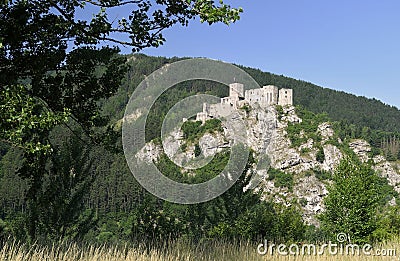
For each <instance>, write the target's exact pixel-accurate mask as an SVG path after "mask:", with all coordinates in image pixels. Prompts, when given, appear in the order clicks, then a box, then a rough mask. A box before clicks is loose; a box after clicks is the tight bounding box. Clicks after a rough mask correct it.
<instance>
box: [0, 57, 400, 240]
mask: <svg viewBox="0 0 400 261" xmlns="http://www.w3.org/2000/svg"><path fill="white" fill-rule="evenodd" d="M176 60H179V59H178V58H172V59H167V58H163V57H148V56H145V55H135V56H129V57H128V66H129V71H128V72H127V74H126V78H125V79H124V82H123V84H122V85H121V86H120V87H119V89H118V91H117V93H116V94H115V95H114V96H112V97H111V98H109V99H107V100H102V101H101V105H102V116H104V117H106V118H107V117H108V125H107V126H105V127H99V128H98V129H96V131H98V132H103V133H108V135H107V136H106V140H105V142H104V143H94V144H91V143H88V142H87V140H86V138H85V135H84V134H83V133H79V131H78V130H79V126H74V125H71V126H69V128H66V127H65V126H59V127H57V128H55V129H53V130H52V131H51V135H50V139H51V143H52V144H54V146H56V148H57V149H58V150H57V151H58V152H59V153H55V154H54V155H52V157H51V159H49V160H48V161H46V162H44V164H43V177H42V179H43V181H44V182H42V183H40V185H38V187H35V189H36V190H37V192H38V191H39V192H40V193H37V195H38V196H37V199H36V203H37V206H36V208H34V209H35V210H36V211H34V212H32V211H29V209H31V208H29V206H28V205H27V202H26V200H25V198H26V193H29V191H28V189H29V185H28V184H27V183H28V181H27V180H26V179H24V178H23V177H20V176H18V175H17V173H18V170H19V169H20V168H21V165H22V164H21V162H23V157H22V156H23V153H22V152H21V150H20V149H18V148H11V147H9V146H7V145H5V144H0V145H1V146H0V155H1V159H0V241H1V240H2V239H5V238H8V237H10V236H11V237H15V238H17V239H18V240H21V241H27V242H29V240H31V238H30V236H29V235H30V233H29V229H30V228H31V227H30V224H29V220H30V219H31V215H34V216H35V222H37V223H36V227H35V229H36V230H35V235H36V238H35V240H43V241H48V240H53V239H60V238H61V239H68V240H82V241H88V242H96V243H121V242H136V241H135V240H140V241H142V242H152V241H154V240H164V239H171V238H187V239H190V240H193V241H195V242H196V241H206V240H211V239H221V238H222V239H224V240H234V239H238V238H244V239H251V240H257V239H259V238H263V239H268V240H273V241H276V242H300V241H305V240H310V241H312V240H314V239H315V238H322V237H324V236H329V235H328V233H327V232H326V229H324V227H322V228H321V229H316V228H314V227H309V226H306V225H305V224H304V223H303V221H302V216H301V215H302V213H301V211H300V204H298V203H297V202H293V204H292V205H291V206H290V207H284V206H283V205H281V204H277V203H273V202H269V201H262V200H261V193H256V194H255V193H253V192H252V191H246V192H243V188H244V187H245V186H246V185H247V183H248V181H249V176H246V175H245V174H244V173H245V172H246V171H247V170H249V169H250V168H251V167H252V164H254V163H255V159H254V158H252V157H250V158H249V159H248V163H247V166H246V169H245V172H243V174H242V175H241V176H240V178H239V180H238V182H236V183H235V184H234V186H232V187H231V188H230V189H229V190H228V191H227V192H226V193H224V194H223V195H222V196H220V197H218V198H216V199H214V200H212V201H210V202H206V203H201V204H196V205H178V204H172V203H169V202H165V201H163V200H160V199H158V198H155V197H154V196H153V195H151V194H149V193H148V192H147V191H145V190H144V189H143V188H142V187H141V186H140V184H138V182H137V181H136V180H135V179H134V177H133V175H132V174H131V173H130V170H129V168H128V166H127V164H126V161H125V158H124V155H123V150H122V145H121V138H120V137H121V129H120V125H121V118H122V117H123V114H124V108H125V106H126V104H127V102H128V100H129V97H130V95H131V94H132V93H133V91H134V89H135V88H136V86H137V85H138V84H139V83H140V82H141V81H142V80H143V79H144V78H145V76H146V75H149V74H150V73H151V72H153V71H154V70H156V69H158V68H160V67H161V66H163V65H164V64H167V63H171V62H173V61H176ZM245 70H247V71H248V72H249V73H250V74H251V75H252V76H253V77H254V78H255V79H256V80H257V81H258V82H259V84H260V85H266V84H275V85H277V86H279V87H290V88H293V89H294V103H295V104H296V105H298V108H297V112H298V114H299V116H300V117H302V118H303V122H302V123H300V124H290V125H289V127H288V135H289V138H290V139H291V141H292V144H293V146H297V145H299V144H302V143H304V142H305V141H307V138H312V139H315V142H316V146H320V144H319V142H320V140H319V137H318V135H316V128H317V127H318V124H320V123H322V122H325V121H331V123H332V125H333V128H334V130H335V132H336V133H335V136H334V138H332V141H330V142H332V143H335V142H337V138H340V139H341V140H342V141H343V145H342V146H343V147H341V148H343V149H344V150H345V149H346V144H347V142H348V141H350V140H351V139H354V138H364V139H366V140H367V141H369V142H370V143H371V144H372V146H373V148H374V150H373V153H374V154H383V155H386V156H388V155H390V156H391V159H392V160H397V159H398V158H399V154H400V153H399V147H400V146H399V142H398V140H399V137H400V136H399V134H398V132H397V130H398V129H399V127H400V121H399V119H400V111H398V110H397V109H396V108H394V107H390V106H387V105H384V104H383V103H381V102H379V101H377V100H369V99H366V98H362V97H356V96H354V95H349V94H345V93H343V92H336V91H332V90H328V89H324V88H321V87H317V86H315V85H312V84H310V83H306V82H303V81H298V80H294V79H290V78H287V77H284V76H277V75H272V74H269V73H263V72H261V71H259V70H255V69H250V68H245ZM227 91H228V89H227V87H226V86H222V85H220V84H216V83H213V82H210V81H188V82H184V83H181V84H179V85H177V86H176V87H174V88H172V89H170V90H168V91H167V92H165V93H164V94H163V95H162V96H161V97H159V98H158V100H157V101H156V103H155V105H154V106H153V108H152V109H151V112H150V117H149V118H148V121H147V125H146V131H147V133H146V140H147V141H150V140H154V139H157V138H158V137H159V136H160V130H161V123H162V120H163V118H164V116H165V115H166V113H167V111H168V110H169V108H171V107H172V106H173V105H174V104H175V103H176V102H177V101H179V100H181V99H182V98H184V97H187V96H190V95H192V94H196V93H209V94H213V95H217V96H220V97H223V96H226V95H227ZM220 128H221V125H220V122H219V121H210V122H208V123H207V124H206V125H203V126H199V124H198V123H192V122H188V123H186V124H184V127H183V130H184V133H185V137H186V139H187V140H188V142H189V143H190V142H192V143H193V144H196V142H197V141H198V139H199V138H200V137H201V135H203V134H204V133H206V132H207V131H215V130H220ZM71 129H72V130H73V131H74V132H71ZM301 131H303V132H304V135H305V136H304V137H301V135H300V133H301ZM88 144H89V145H88ZM104 144H108V146H105V145H104ZM304 153H306V151H304ZM318 157H319V160H320V161H322V160H323V155H322V154H321V153H320V155H319V156H318ZM228 158H229V153H228V152H225V151H224V152H222V153H219V154H218V155H217V156H216V157H215V159H214V160H213V161H211V162H210V164H208V165H207V166H206V167H204V168H201V169H198V170H196V171H195V172H194V173H186V174H184V173H182V172H181V170H180V169H179V168H178V167H177V166H176V165H175V164H173V163H172V162H171V161H170V160H169V159H168V158H167V157H166V156H165V155H162V156H161V158H160V160H159V162H158V164H159V168H160V169H161V170H162V171H163V173H164V174H165V175H166V176H168V177H170V178H171V179H174V180H176V181H181V182H186V183H199V182H203V181H206V180H209V179H210V178H212V177H214V176H215V174H216V173H218V172H219V171H220V170H221V169H223V168H224V166H225V162H226V161H227V159H228ZM343 164H344V165H345V163H343ZM352 164H353V163H352ZM355 164H359V165H361V164H362V163H360V162H356V163H355ZM361 169H362V171H361V172H360V173H359V174H360V176H361V177H362V176H363V175H366V176H368V177H371V180H373V181H377V182H379V184H380V185H381V187H384V189H382V190H380V191H377V190H376V189H375V187H374V186H371V188H372V189H373V191H370V193H378V194H379V195H376V201H373V202H372V203H373V206H375V205H376V202H378V201H379V206H380V207H381V208H380V209H379V210H380V212H379V213H389V214H390V213H392V214H391V215H389V214H388V215H382V216H381V215H378V214H379V213H375V212H374V213H372V214H371V213H368V215H369V216H368V217H371V218H369V219H368V222H375V223H369V227H368V230H364V231H362V232H363V233H361V234H360V235H359V238H360V240H366V239H374V240H377V241H379V240H383V239H385V238H387V237H389V236H392V235H397V234H398V233H399V232H400V226H399V225H398V224H400V222H399V219H398V215H396V214H393V213H398V212H399V208H398V207H388V206H387V205H386V202H387V201H388V200H390V199H391V198H392V196H393V195H395V194H394V192H393V190H390V188H388V186H387V183H385V182H383V181H381V180H379V179H377V178H376V176H377V175H376V173H372V172H371V173H370V169H369V168H368V167H367V166H365V167H363V168H361ZM365 171H368V173H367V174H366V173H364V172H365ZM270 174H271V175H270V179H273V180H274V182H276V184H277V186H279V187H286V188H288V189H289V190H291V189H292V188H293V182H294V181H293V177H292V176H291V175H290V174H287V173H284V172H282V171H279V170H271V171H270ZM312 174H315V175H318V177H319V179H321V180H327V179H330V178H331V177H332V173H329V174H327V173H323V172H321V173H319V172H318V171H317V170H316V171H315V173H312ZM333 186H334V185H333ZM332 189H335V187H332ZM336 189H339V188H338V187H336ZM366 189H369V187H367V188H366ZM374 195H375V194H374ZM303 203H304V202H303ZM366 203H368V201H366ZM372 203H371V204H372ZM368 209H372V208H368ZM326 220H327V221H326V222H328V223H327V224H326V227H329V222H330V220H331V221H332V222H336V221H335V220H334V219H326ZM358 225H359V224H355V226H354V227H355V228H357V229H358V228H359V226H358ZM349 229H350V230H351V229H352V228H349ZM355 231H358V230H355ZM350 232H352V231H350ZM350 232H349V233H350ZM378 235H384V236H382V237H379V236H378ZM355 237H357V235H355Z"/></svg>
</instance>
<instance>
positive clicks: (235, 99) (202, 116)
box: [196, 83, 293, 123]
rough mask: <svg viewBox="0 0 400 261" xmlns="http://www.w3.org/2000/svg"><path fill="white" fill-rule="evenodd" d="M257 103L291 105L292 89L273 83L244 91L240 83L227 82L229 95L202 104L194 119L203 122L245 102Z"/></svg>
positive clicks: (232, 109) (262, 104) (223, 115)
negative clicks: (213, 101) (212, 102)
mask: <svg viewBox="0 0 400 261" xmlns="http://www.w3.org/2000/svg"><path fill="white" fill-rule="evenodd" d="M256 103H257V104H259V105H260V106H261V107H267V106H269V105H277V104H278V105H281V106H286V105H293V90H292V89H280V90H278V87H276V86H273V85H267V86H263V87H262V88H259V89H251V90H246V91H244V85H243V84H241V83H231V84H229V96H228V97H223V98H221V102H220V103H217V104H207V103H204V104H203V111H202V112H199V113H197V117H196V120H197V121H202V122H203V123H204V122H205V121H206V120H207V119H209V118H219V117H226V116H228V115H229V114H231V113H232V112H233V111H234V110H237V109H238V108H240V107H242V106H243V105H245V104H249V105H251V106H254V105H255V104H256Z"/></svg>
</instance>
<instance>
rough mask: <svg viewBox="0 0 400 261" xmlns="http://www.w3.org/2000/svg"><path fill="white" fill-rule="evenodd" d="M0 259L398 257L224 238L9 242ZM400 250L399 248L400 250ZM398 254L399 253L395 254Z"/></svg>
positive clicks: (108, 260) (112, 260)
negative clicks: (278, 248) (266, 247)
mask: <svg viewBox="0 0 400 261" xmlns="http://www.w3.org/2000/svg"><path fill="white" fill-rule="evenodd" d="M0 247H1V250H0V260H2V261H3V260H4V261H43V260H46V261H47V260H49V261H50V260H51V261H53V260H54V261H64V260H68V261H69V260H73V261H95V260H96V261H103V260H104V261H119V260H128V261H129V260H135V261H150V260H151V261H170V260H171V261H172V260H174V261H175V260H188V261H189V260H190V261H191V260H196V261H197V260H199V261H202V260H240V261H242V260H243V261H244V260H250V261H251V260H305V261H307V260H310V261H311V260H343V261H344V260H398V257H393V256H390V257H389V256H387V257H382V256H379V257H378V256H368V257H367V256H362V255H361V256H344V255H339V256H329V255H328V254H325V255H323V256H278V255H277V254H274V255H273V256H271V255H268V254H267V255H265V256H262V255H259V254H258V253H257V250H256V249H257V243H254V242H237V243H230V242H224V241H212V242H203V243H199V244H194V243H190V242H188V241H175V242H168V243H167V244H165V243H158V246H156V247H149V246H148V245H147V246H146V245H144V244H137V245H134V246H129V247H128V246H108V245H100V246H96V245H90V244H86V245H85V244H78V243H67V242H61V243H59V244H53V245H49V246H43V245H38V244H33V245H30V246H28V245H26V244H21V243H18V242H16V241H8V242H6V243H4V244H2V245H0ZM378 247H379V248H381V249H383V248H385V249H396V250H397V249H399V247H400V243H390V244H385V245H381V246H376V248H378ZM399 253H400V251H399ZM396 254H398V253H396Z"/></svg>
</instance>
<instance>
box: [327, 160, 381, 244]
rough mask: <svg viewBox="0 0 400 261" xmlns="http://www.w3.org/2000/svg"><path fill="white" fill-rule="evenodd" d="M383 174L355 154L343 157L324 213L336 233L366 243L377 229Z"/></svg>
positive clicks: (328, 225)
mask: <svg viewBox="0 0 400 261" xmlns="http://www.w3.org/2000/svg"><path fill="white" fill-rule="evenodd" d="M379 184H380V182H379V177H378V176H377V175H376V173H375V172H374V171H373V170H372V168H371V166H370V165H368V164H366V163H361V162H360V161H359V160H358V159H356V158H354V157H348V158H345V159H343V160H342V161H341V162H340V164H339V166H338V168H337V169H336V171H335V173H334V175H333V184H332V185H331V186H329V187H328V191H329V194H328V196H327V197H326V199H325V201H324V203H325V206H326V211H325V212H324V213H323V214H322V215H321V216H320V218H321V221H322V226H323V228H324V229H325V230H326V231H328V232H330V233H331V234H332V235H335V234H338V233H346V234H348V235H350V238H351V240H353V242H365V241H367V240H368V239H369V238H370V236H371V235H372V234H373V232H374V231H375V229H377V209H378V206H379V203H380V201H381V199H382V194H381V193H380V192H379V190H380V187H379Z"/></svg>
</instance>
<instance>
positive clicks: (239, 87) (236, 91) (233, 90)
mask: <svg viewBox="0 0 400 261" xmlns="http://www.w3.org/2000/svg"><path fill="white" fill-rule="evenodd" d="M229 97H237V98H239V97H240V98H244V85H243V84H241V83H231V84H229Z"/></svg>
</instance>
